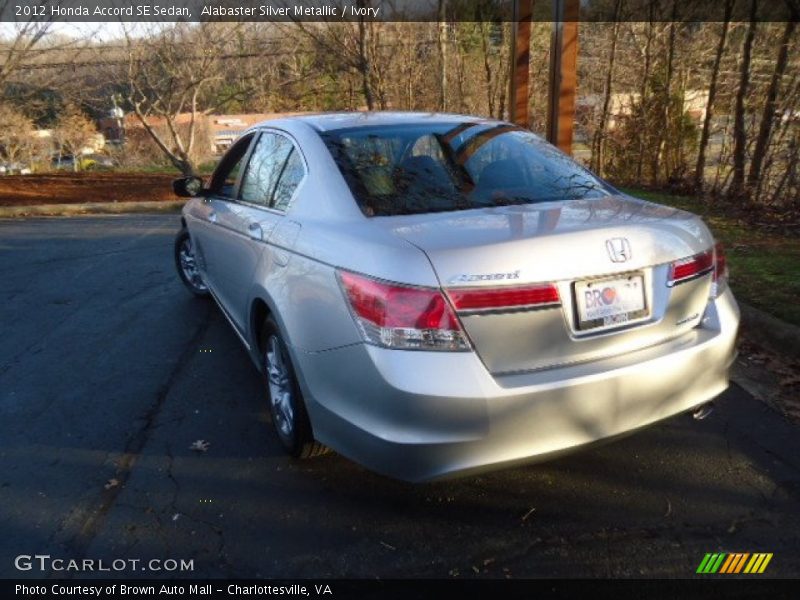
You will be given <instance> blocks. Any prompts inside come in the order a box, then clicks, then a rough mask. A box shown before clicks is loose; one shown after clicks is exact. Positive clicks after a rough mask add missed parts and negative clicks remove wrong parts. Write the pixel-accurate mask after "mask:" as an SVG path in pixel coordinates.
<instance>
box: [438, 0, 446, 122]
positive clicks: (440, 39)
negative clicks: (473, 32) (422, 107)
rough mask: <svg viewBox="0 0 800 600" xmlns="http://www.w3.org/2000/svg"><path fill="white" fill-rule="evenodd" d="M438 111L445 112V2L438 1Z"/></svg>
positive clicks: (442, 0) (443, 0) (444, 0)
mask: <svg viewBox="0 0 800 600" xmlns="http://www.w3.org/2000/svg"><path fill="white" fill-rule="evenodd" d="M438 42H439V110H440V111H442V112H444V111H446V110H447V0H439V27H438Z"/></svg>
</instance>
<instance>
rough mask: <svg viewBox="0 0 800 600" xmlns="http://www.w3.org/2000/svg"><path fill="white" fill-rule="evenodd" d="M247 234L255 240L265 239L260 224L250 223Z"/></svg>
mask: <svg viewBox="0 0 800 600" xmlns="http://www.w3.org/2000/svg"><path fill="white" fill-rule="evenodd" d="M247 233H248V234H249V235H250V237H251V238H252V239H254V240H258V241H262V240H263V239H264V232H263V231H262V230H261V225H259V224H258V223H250V224H249V225H248V226H247Z"/></svg>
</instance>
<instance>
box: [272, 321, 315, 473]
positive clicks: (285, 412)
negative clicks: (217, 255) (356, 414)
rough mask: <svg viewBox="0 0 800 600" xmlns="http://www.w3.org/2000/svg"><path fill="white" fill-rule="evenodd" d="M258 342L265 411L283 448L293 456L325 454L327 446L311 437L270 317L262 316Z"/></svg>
mask: <svg viewBox="0 0 800 600" xmlns="http://www.w3.org/2000/svg"><path fill="white" fill-rule="evenodd" d="M258 342H259V348H260V349H261V371H262V378H263V382H264V389H265V391H266V396H267V402H268V405H269V413H270V417H271V420H272V425H273V429H274V430H275V434H276V435H277V436H278V440H280V442H281V445H282V446H283V448H284V450H285V451H286V453H287V454H289V455H290V456H292V457H294V458H312V457H314V456H319V455H321V454H325V453H327V451H328V449H327V448H326V447H325V446H323V445H322V444H320V443H319V442H317V441H316V440H314V434H313V431H312V429H311V421H310V420H309V418H308V412H307V411H306V405H305V401H304V400H303V393H302V392H301V391H300V385H299V384H298V382H297V376H296V375H295V370H294V366H293V365H292V359H291V357H290V356H289V352H288V350H287V349H286V343H285V342H284V341H283V335H282V334H281V331H280V329H279V328H278V324H277V323H276V322H275V320H274V319H273V318H272V317H271V316H270V317H267V318H266V319H265V321H264V325H263V327H262V328H261V333H260V335H259V340H258ZM276 353H277V354H278V355H279V356H278V359H279V360H280V366H278V364H277V362H276V358H274V357H275V355H276ZM270 354H272V355H273V356H270ZM271 366H272V368H271ZM279 371H281V372H282V374H280V373H279ZM271 373H272V375H271ZM271 378H272V381H271ZM281 389H283V391H282V392H281V391H280V390H281ZM276 390H277V391H278V393H280V394H282V396H281V398H280V399H279V400H277V401H273V393H274V392H275V391H276Z"/></svg>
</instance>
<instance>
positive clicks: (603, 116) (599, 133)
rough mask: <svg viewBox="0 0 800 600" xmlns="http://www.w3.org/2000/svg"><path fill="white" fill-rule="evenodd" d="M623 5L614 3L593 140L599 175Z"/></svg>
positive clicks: (593, 157)
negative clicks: (620, 14)
mask: <svg viewBox="0 0 800 600" xmlns="http://www.w3.org/2000/svg"><path fill="white" fill-rule="evenodd" d="M621 6H622V0H617V2H616V4H615V5H614V26H613V29H612V30H611V50H610V55H609V58H608V70H607V71H606V85H605V93H604V96H603V108H602V110H601V112H600V123H598V125H597V130H596V131H595V132H594V139H593V140H592V170H593V171H595V172H596V173H597V174H598V175H600V176H602V175H603V168H604V167H605V164H604V162H605V161H604V160H603V149H604V147H605V144H606V126H607V123H608V111H609V107H610V105H611V96H612V92H613V90H612V85H613V81H614V61H615V60H616V57H617V38H618V37H619V26H620V21H619V13H620V8H621Z"/></svg>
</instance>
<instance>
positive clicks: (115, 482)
mask: <svg viewBox="0 0 800 600" xmlns="http://www.w3.org/2000/svg"><path fill="white" fill-rule="evenodd" d="M118 485H119V479H115V478H113V477H112V478H111V479H109V480H108V481H107V482H106V484H105V485H104V486H103V487H104V488H105V489H107V490H110V489H111V488H115V487H117V486H118Z"/></svg>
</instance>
